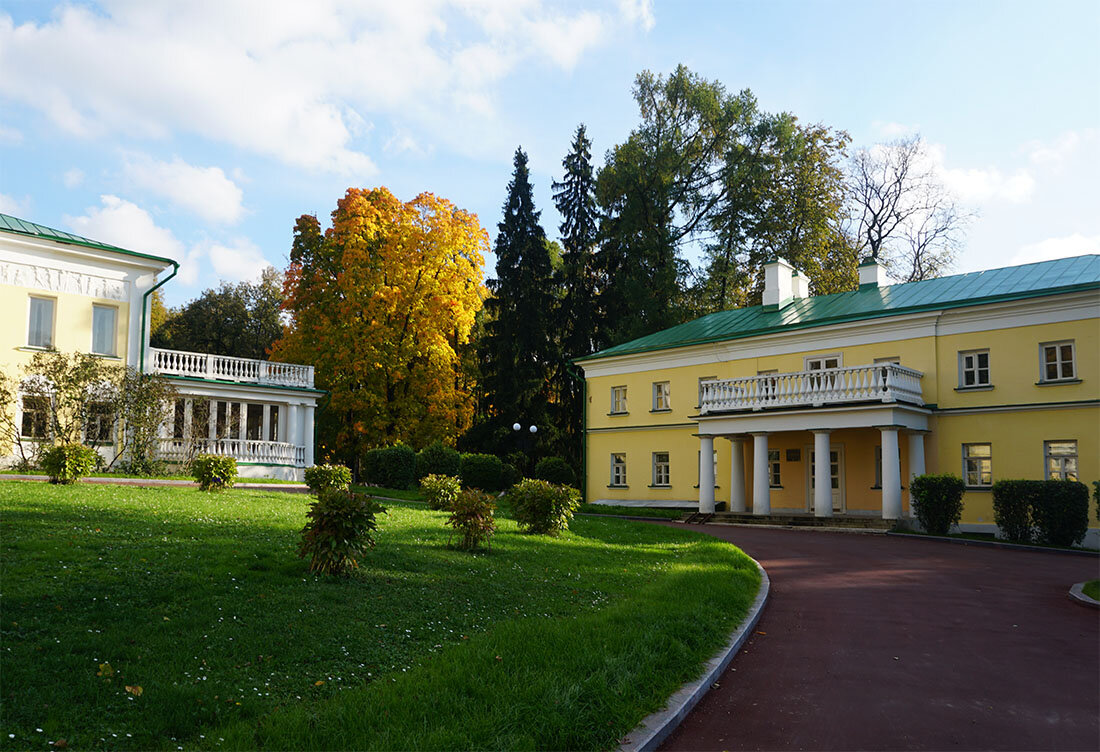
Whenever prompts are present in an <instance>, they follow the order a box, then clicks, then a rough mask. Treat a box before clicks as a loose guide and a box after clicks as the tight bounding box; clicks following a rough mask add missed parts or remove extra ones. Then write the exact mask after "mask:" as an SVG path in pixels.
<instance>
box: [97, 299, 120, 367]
mask: <svg viewBox="0 0 1100 752" xmlns="http://www.w3.org/2000/svg"><path fill="white" fill-rule="evenodd" d="M117 321H118V309H117V308H115V307H114V306H105V305H93V306H92V352H93V353H95V354H96V355H116V354H117V353H116V352H115V338H116V337H115V332H116V322H117Z"/></svg>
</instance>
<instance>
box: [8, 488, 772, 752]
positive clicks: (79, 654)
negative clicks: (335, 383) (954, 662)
mask: <svg viewBox="0 0 1100 752" xmlns="http://www.w3.org/2000/svg"><path fill="white" fill-rule="evenodd" d="M307 504H308V498H307V497H305V496H303V495H296V494H282V493H276V492H260V491H247V490H233V491H229V492H225V493H223V494H214V495H210V494H203V493H202V492H200V491H198V490H197V489H192V488H136V487H125V486H88V485H84V486H82V485H77V486H72V487H63V486H50V485H47V484H41V483H20V482H0V544H2V557H0V567H2V569H0V587H2V596H0V598H2V600H0V604H2V625H0V627H2V634H0V693H2V694H0V700H2V704H3V714H2V718H0V745H2V747H3V748H6V749H30V748H35V749H47V748H48V747H47V743H48V742H51V741H54V742H56V741H57V740H59V739H65V740H66V743H67V745H68V746H69V747H70V748H75V749H100V748H108V749H170V750H176V749H179V748H183V749H237V748H257V747H260V748H267V749H335V748H357V749H459V748H460V749H467V748H479V749H606V748H611V747H613V746H614V745H615V743H616V740H617V739H618V738H619V737H621V736H622V735H623V734H625V733H626V732H628V731H629V730H630V729H631V728H633V727H634V725H635V724H636V723H637V722H638V721H639V720H640V719H641V718H643V717H644V716H645V715H646V714H648V713H649V712H652V711H653V710H656V709H658V708H659V707H661V706H662V705H663V703H664V701H665V700H666V699H667V697H668V696H669V695H670V694H671V693H672V692H673V691H674V690H675V689H676V688H677V687H678V686H679V685H680V684H681V683H682V682H684V681H686V680H688V679H691V678H694V677H697V676H698V674H699V672H700V671H701V667H702V664H703V663H704V662H705V660H706V659H708V658H709V657H710V656H711V655H713V654H714V653H715V651H716V650H717V649H718V648H719V647H720V645H721V644H723V643H724V641H725V640H726V638H727V636H728V634H729V632H730V631H731V630H732V628H733V627H734V626H735V625H736V623H737V622H739V621H740V619H741V618H742V617H743V616H744V614H745V612H746V610H747V607H748V606H749V604H750V603H751V602H752V600H753V598H754V597H755V594H756V591H757V589H758V586H759V575H758V572H757V570H756V568H755V566H754V565H753V564H752V562H751V561H750V560H749V559H748V558H747V557H745V556H744V554H742V553H741V552H740V551H738V550H737V549H736V548H734V547H732V546H730V545H729V544H726V543H722V542H720V541H717V540H715V539H712V538H707V537H704V536H702V535H699V534H697V533H693V532H690V531H686V530H681V529H676V528H669V527H662V526H656V525H648V524H645V523H636V522H626V521H622V520H613V519H608V520H601V519H593V518H584V519H577V520H575V521H574V523H573V526H572V528H573V529H572V530H571V531H570V532H568V533H566V534H565V535H563V536H562V537H560V538H557V539H551V538H545V537H536V536H529V535H524V534H521V533H519V532H518V531H517V529H516V527H515V525H514V523H513V522H511V521H510V520H506V519H502V520H500V532H499V533H498V534H497V536H496V538H495V539H494V542H493V548H492V551H491V553H485V554H479V555H469V554H466V553H462V552H459V551H455V550H452V549H450V548H448V547H447V540H448V535H447V532H446V530H447V529H446V528H445V527H444V525H443V521H444V519H445V516H444V514H443V513H440V512H432V511H429V510H427V509H425V508H424V506H423V505H422V504H405V503H403V502H395V503H391V504H390V506H389V511H388V513H387V514H385V515H383V516H382V517H381V520H380V529H379V531H378V535H377V537H378V546H377V548H376V549H374V551H373V552H372V554H371V556H370V560H369V561H368V562H367V563H366V565H365V567H364V568H363V569H361V570H360V571H359V572H358V573H357V574H356V575H355V576H354V577H352V578H350V579H347V580H333V579H324V578H316V577H313V576H312V575H310V574H309V573H308V570H307V566H306V562H305V561H303V560H300V559H298V558H297V557H296V547H297V543H298V535H299V531H300V529H301V527H302V525H303V523H304V519H305V518H304V513H305V510H306V507H307ZM101 664H110V671H106V670H103V669H101ZM111 672H113V673H111ZM101 674H103V675H101ZM107 674H110V675H107ZM128 686H129V687H131V688H136V687H141V694H140V695H136V694H134V693H133V692H134V691H136V690H131V691H130V692H128V691H127V689H126V688H127V687H128ZM39 729H41V730H39Z"/></svg>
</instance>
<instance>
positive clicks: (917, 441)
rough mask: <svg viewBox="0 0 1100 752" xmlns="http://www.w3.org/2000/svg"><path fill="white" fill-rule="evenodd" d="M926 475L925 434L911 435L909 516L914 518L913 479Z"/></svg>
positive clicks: (915, 432) (915, 433) (919, 432)
mask: <svg viewBox="0 0 1100 752" xmlns="http://www.w3.org/2000/svg"><path fill="white" fill-rule="evenodd" d="M918 475H924V432H923V431H914V432H913V433H910V434H909V516H910V517H912V516H913V478H916V477H917V476H918Z"/></svg>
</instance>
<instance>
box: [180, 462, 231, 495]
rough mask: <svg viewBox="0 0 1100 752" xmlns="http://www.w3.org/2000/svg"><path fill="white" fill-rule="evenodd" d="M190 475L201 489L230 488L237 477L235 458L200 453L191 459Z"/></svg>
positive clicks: (216, 489) (218, 489)
mask: <svg viewBox="0 0 1100 752" xmlns="http://www.w3.org/2000/svg"><path fill="white" fill-rule="evenodd" d="M191 475H192V476H194V478H195V480H197V481H198V482H199V488H201V489H202V490H203V491H221V490H222V489H223V488H231V487H232V486H233V481H234V480H235V479H236V477H237V460H235V459H234V458H232V457H224V456H222V455H220V454H200V455H197V456H196V457H195V459H193V460H191Z"/></svg>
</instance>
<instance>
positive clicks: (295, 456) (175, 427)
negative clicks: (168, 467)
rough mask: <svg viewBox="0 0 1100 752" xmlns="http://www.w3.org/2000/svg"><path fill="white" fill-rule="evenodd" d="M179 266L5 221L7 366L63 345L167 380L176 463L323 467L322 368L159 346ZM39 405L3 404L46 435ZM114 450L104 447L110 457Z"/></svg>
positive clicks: (36, 437) (30, 436)
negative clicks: (153, 324)
mask: <svg viewBox="0 0 1100 752" xmlns="http://www.w3.org/2000/svg"><path fill="white" fill-rule="evenodd" d="M177 269H178V264H177V263H176V262H175V261H173V260H172V259H167V258H162V257H159V256H153V255H149V254H145V253H138V252H135V251H130V250H127V249H124V248H119V247H117V246H112V245H109V244H106V243H100V242H98V241H95V240H90V239H88V238H82V237H80V236H77V235H72V234H70V233H66V232H62V231H60V230H54V229H52V228H49V227H44V226H42V225H37V224H34V223H32V222H27V221H25V220H21V219H18V218H16V217H11V216H8V215H5V214H0V322H2V326H0V369H3V370H4V372H6V373H8V374H9V375H11V376H13V377H15V378H21V371H20V369H21V367H22V366H24V365H26V364H27V363H28V362H29V361H30V359H31V357H32V355H33V354H34V353H35V352H38V351H41V350H49V349H55V350H59V351H63V352H78V351H79V352H86V353H92V354H94V355H96V356H97V357H100V358H103V359H105V360H108V361H110V362H113V363H118V364H121V365H124V366H132V367H134V368H137V369H139V370H141V371H143V372H146V373H156V374H160V375H163V376H165V377H166V378H168V379H171V380H172V382H173V384H174V385H175V387H176V389H177V391H178V392H179V395H180V399H179V400H178V401H177V403H176V405H175V409H174V410H172V411H171V413H172V414H170V415H168V416H166V420H165V423H164V426H163V429H162V436H161V440H160V452H161V456H162V457H163V458H164V459H165V460H167V461H169V462H174V463H178V462H179V461H181V460H183V459H184V458H185V457H187V456H188V455H189V454H192V453H194V452H196V451H203V452H212V453H216V454H226V455H231V456H233V457H236V458H237V461H238V465H239V469H240V473H241V475H244V476H253V477H277V478H285V479H301V477H302V474H303V471H304V468H306V467H308V466H309V465H312V464H313V444H314V440H313V422H314V421H313V416H314V411H315V408H316V405H317V398H318V397H319V395H320V394H321V393H322V392H321V391H320V390H318V389H316V388H314V383H313V368H312V366H304V365H295V364H290V363H272V362H269V361H262V360H252V359H247V358H231V357H225V356H220V355H209V354H204V353H187V352H179V351H174V350H158V349H156V348H151V347H150V346H149V320H148V317H149V299H150V295H151V293H152V291H153V290H154V289H156V288H158V287H160V286H161V285H163V284H165V283H166V282H168V281H169V280H170V279H171V278H172V277H173V276H175V273H176V271H177ZM31 407H32V406H29V405H27V404H25V398H23V397H21V398H20V399H19V400H17V404H15V405H5V406H2V408H3V409H6V410H10V411H14V413H15V419H16V425H17V427H18V430H20V432H21V434H22V439H23V440H25V441H31V442H34V441H42V440H46V439H48V436H46V435H44V434H43V431H44V430H45V429H44V428H43V425H42V421H40V420H36V419H35V417H34V415H33V409H30V408H31ZM9 414H10V413H9ZM115 445H116V442H114V440H113V439H112V441H109V442H106V444H105V446H101V447H100V451H101V453H103V454H105V455H106V457H107V459H108V460H110V458H112V457H113V452H114V447H115ZM12 459H13V458H12V457H10V456H9V457H8V458H7V460H8V462H10V461H11V460H12Z"/></svg>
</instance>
